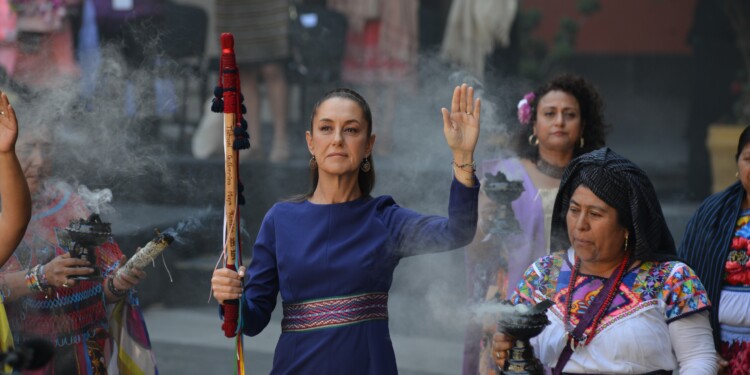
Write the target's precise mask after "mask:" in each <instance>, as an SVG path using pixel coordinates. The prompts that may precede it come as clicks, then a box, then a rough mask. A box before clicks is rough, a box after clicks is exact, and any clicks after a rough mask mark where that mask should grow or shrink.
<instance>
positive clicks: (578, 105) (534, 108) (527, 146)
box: [463, 74, 610, 375]
mask: <svg viewBox="0 0 750 375" xmlns="http://www.w3.org/2000/svg"><path fill="white" fill-rule="evenodd" d="M518 120H519V124H518V125H516V127H515V129H514V131H513V137H512V141H513V144H512V146H513V149H514V150H515V152H516V154H517V156H516V157H512V158H497V159H490V160H485V161H482V163H481V164H480V167H479V176H480V178H482V179H488V178H491V177H489V176H493V175H497V174H499V173H502V174H504V175H505V176H506V178H507V179H508V180H511V181H520V182H521V183H522V186H523V188H522V191H523V192H522V193H520V195H519V196H518V197H517V199H514V200H513V201H512V203H511V202H496V201H494V200H492V199H490V196H492V193H491V192H488V190H487V189H492V186H494V184H489V183H488V182H489V181H484V182H483V186H484V189H483V193H482V194H480V205H479V207H480V218H479V231H477V237H476V238H475V240H474V241H473V242H472V244H471V245H470V246H469V247H468V248H467V252H466V268H467V283H468V291H469V296H470V298H471V302H472V303H481V302H483V301H485V300H488V299H489V300H498V299H505V298H507V296H509V295H510V294H511V293H512V291H513V284H512V283H513V280H518V279H519V278H520V277H521V275H522V272H523V270H524V269H526V267H528V266H529V265H530V264H531V263H532V262H533V261H534V259H537V258H539V257H541V256H544V255H546V254H548V252H549V248H550V247H549V246H550V243H549V242H550V223H551V221H552V207H553V205H554V202H555V196H556V195H557V188H558V186H559V185H560V178H562V174H563V170H565V167H566V166H567V165H568V163H569V162H570V161H571V160H572V159H573V158H575V157H577V156H579V155H581V154H583V153H585V152H589V151H592V150H596V149H597V148H600V147H602V146H604V144H605V135H606V134H607V132H608V130H609V127H610V126H609V124H608V123H607V122H606V121H605V119H604V103H603V101H602V98H601V95H599V92H598V91H597V90H596V88H595V87H594V86H593V85H592V84H591V83H590V82H588V81H587V80H586V79H584V78H582V77H579V76H575V75H570V74H563V75H559V76H557V77H554V78H552V79H551V80H550V81H548V82H546V83H544V84H543V85H542V86H540V87H539V88H537V89H536V90H534V91H533V92H530V93H528V94H526V95H525V96H524V98H523V99H522V100H521V101H520V103H519V104H518ZM500 208H505V210H506V211H507V210H508V209H509V210H510V211H509V212H500V211H499V209H500ZM501 217H506V218H508V219H509V220H514V221H516V222H517V223H518V228H517V229H516V230H512V231H508V230H507V229H508V228H507V227H506V228H496V227H495V224H494V223H495V222H496V221H497V219H498V218H501ZM509 281H510V283H509ZM485 328H486V329H484V331H485V333H484V334H482V331H483V328H482V324H481V323H480V322H475V321H472V322H470V323H469V325H468V327H467V332H466V342H465V346H464V365H463V373H464V375H469V374H472V375H473V374H475V373H477V372H479V373H480V374H487V373H488V372H489V371H492V369H493V368H494V365H493V364H492V358H491V357H490V345H489V344H490V339H491V337H492V333H493V332H494V326H493V325H487V327H485ZM480 352H481V354H480Z"/></svg>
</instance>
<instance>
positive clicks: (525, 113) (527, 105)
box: [518, 92, 536, 125]
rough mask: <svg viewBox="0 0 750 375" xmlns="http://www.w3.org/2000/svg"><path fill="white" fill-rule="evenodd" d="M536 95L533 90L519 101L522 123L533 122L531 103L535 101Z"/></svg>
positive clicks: (519, 119) (519, 118)
mask: <svg viewBox="0 0 750 375" xmlns="http://www.w3.org/2000/svg"><path fill="white" fill-rule="evenodd" d="M534 98H536V96H535V95H534V93H533V92H530V93H528V94H526V95H524V96H523V99H521V101H520V102H518V121H520V122H521V124H524V125H528V124H529V123H530V122H531V103H532V102H533V101H534Z"/></svg>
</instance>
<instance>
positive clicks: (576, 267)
mask: <svg viewBox="0 0 750 375" xmlns="http://www.w3.org/2000/svg"><path fill="white" fill-rule="evenodd" d="M629 263H630V253H627V254H625V257H624V258H623V259H622V262H620V266H619V267H618V269H617V278H616V279H615V286H614V287H613V288H612V290H610V291H609V294H608V295H607V299H606V300H604V303H603V304H602V306H601V307H600V308H599V311H597V312H596V317H595V318H594V321H593V322H592V323H591V334H590V335H584V337H585V342H584V343H583V345H588V344H589V343H590V342H591V340H593V339H594V336H595V335H596V327H598V326H599V322H600V321H601V320H602V318H604V313H605V312H606V311H607V309H609V305H611V304H612V301H613V300H614V299H615V296H616V295H617V291H618V290H619V288H618V286H619V285H620V282H622V277H623V276H624V274H625V269H626V268H627V266H628V264H629ZM580 270H581V260H580V259H578V257H575V265H574V266H573V272H571V273H570V281H569V282H568V296H567V299H568V300H567V306H566V307H567V308H566V309H565V320H564V321H563V323H564V324H565V329H566V330H568V345H570V344H571V343H570V340H574V338H573V336H571V335H570V332H572V331H573V327H571V324H570V309H571V307H572V306H573V292H574V291H575V287H576V281H577V280H578V275H579V274H580Z"/></svg>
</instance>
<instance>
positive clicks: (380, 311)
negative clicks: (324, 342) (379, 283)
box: [281, 293, 388, 332]
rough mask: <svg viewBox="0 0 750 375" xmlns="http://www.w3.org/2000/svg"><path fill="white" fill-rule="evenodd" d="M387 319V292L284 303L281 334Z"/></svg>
mask: <svg viewBox="0 0 750 375" xmlns="http://www.w3.org/2000/svg"><path fill="white" fill-rule="evenodd" d="M377 319H381V320H387V319H388V293H364V294H358V295H354V296H346V297H333V298H325V299H317V300H310V301H304V302H299V303H290V304H286V303H285V304H284V319H282V320H281V331H282V332H301V331H310V330H315V329H322V328H334V327H340V326H344V325H350V324H357V323H361V322H365V321H368V320H377Z"/></svg>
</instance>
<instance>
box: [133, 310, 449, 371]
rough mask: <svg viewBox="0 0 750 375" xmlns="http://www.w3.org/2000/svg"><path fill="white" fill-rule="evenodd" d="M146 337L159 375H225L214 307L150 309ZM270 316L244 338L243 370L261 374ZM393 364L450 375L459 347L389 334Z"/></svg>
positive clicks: (228, 348)
mask: <svg viewBox="0 0 750 375" xmlns="http://www.w3.org/2000/svg"><path fill="white" fill-rule="evenodd" d="M145 317H146V320H147V322H148V325H149V333H150V335H151V340H152V342H153V346H154V350H155V352H156V356H157V361H158V363H159V371H160V372H161V373H164V374H207V373H214V374H230V373H232V371H233V369H234V367H233V356H234V352H233V351H234V340H233V339H227V338H225V337H224V336H223V333H222V332H221V329H220V322H219V319H218V316H217V314H216V308H215V306H214V305H211V306H210V307H196V308H173V309H164V308H158V307H154V308H150V309H148V310H147V311H146V312H145ZM279 323H280V316H278V314H276V315H275V316H274V318H273V319H272V320H271V323H270V324H269V326H268V328H266V330H265V331H263V333H261V334H260V335H258V336H256V337H252V338H245V341H244V343H245V344H244V345H245V362H246V370H247V371H248V373H250V374H267V373H268V372H269V371H270V369H271V364H272V362H273V350H274V347H275V346H276V341H277V339H278V336H279V334H280V329H279ZM392 339H393V345H394V349H395V351H396V356H397V360H398V364H399V373H401V374H405V375H438V374H451V375H455V374H457V373H459V372H460V359H461V350H462V343H461V342H460V341H458V342H456V341H449V340H445V339H435V338H432V339H430V338H424V337H410V336H404V335H398V334H395V335H393V336H392Z"/></svg>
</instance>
